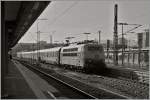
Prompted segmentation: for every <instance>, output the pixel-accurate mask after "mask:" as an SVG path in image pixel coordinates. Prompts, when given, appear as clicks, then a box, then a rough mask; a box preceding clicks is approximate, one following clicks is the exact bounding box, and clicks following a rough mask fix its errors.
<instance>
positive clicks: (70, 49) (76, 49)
mask: <svg viewBox="0 0 150 100" xmlns="http://www.w3.org/2000/svg"><path fill="white" fill-rule="evenodd" d="M72 51H78V48H69V49H63V52H72Z"/></svg>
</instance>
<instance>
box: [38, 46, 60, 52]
mask: <svg viewBox="0 0 150 100" xmlns="http://www.w3.org/2000/svg"><path fill="white" fill-rule="evenodd" d="M60 48H62V47H56V48H49V49H43V50H39V51H40V52H48V51H59V50H60Z"/></svg>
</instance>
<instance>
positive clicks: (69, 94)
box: [21, 62, 97, 99]
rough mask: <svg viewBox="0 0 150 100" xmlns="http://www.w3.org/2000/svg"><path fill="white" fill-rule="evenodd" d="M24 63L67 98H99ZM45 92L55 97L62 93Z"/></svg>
mask: <svg viewBox="0 0 150 100" xmlns="http://www.w3.org/2000/svg"><path fill="white" fill-rule="evenodd" d="M21 63H22V64H23V65H25V66H26V67H27V68H29V69H30V70H32V71H34V72H35V73H37V74H38V75H39V76H40V77H42V78H43V79H45V80H46V81H47V82H48V83H50V85H52V86H54V87H55V88H58V89H59V90H60V91H61V93H62V94H61V95H65V96H64V97H66V98H71V99H97V98H96V97H94V96H92V95H90V94H88V93H86V92H84V91H82V90H80V89H78V88H76V87H74V86H72V85H70V84H68V83H66V82H64V81H62V80H60V79H58V78H56V77H54V76H52V75H50V74H48V73H46V72H44V71H41V70H39V69H37V68H34V67H32V66H31V65H29V64H27V63H24V62H21ZM44 94H46V95H47V96H48V95H49V96H51V97H52V98H53V99H57V98H60V94H52V93H51V92H50V91H45V92H44Z"/></svg>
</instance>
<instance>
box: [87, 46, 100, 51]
mask: <svg viewBox="0 0 150 100" xmlns="http://www.w3.org/2000/svg"><path fill="white" fill-rule="evenodd" d="M88 50H89V51H97V50H101V48H100V47H95V46H89V47H88Z"/></svg>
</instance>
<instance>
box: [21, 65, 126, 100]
mask: <svg viewBox="0 0 150 100" xmlns="http://www.w3.org/2000/svg"><path fill="white" fill-rule="evenodd" d="M21 63H22V64H23V65H25V66H27V67H28V68H30V69H32V70H34V71H35V70H36V73H40V74H41V76H42V77H43V76H45V78H44V79H46V80H49V78H52V79H53V80H55V81H57V82H52V81H51V84H52V83H55V84H56V83H59V84H62V85H65V86H67V87H68V88H70V89H72V91H75V93H77V94H73V97H69V98H75V99H77V98H82V99H127V98H128V97H126V96H123V95H120V94H117V93H113V92H109V91H106V90H100V89H97V88H94V87H91V86H88V85H86V84H83V83H80V82H78V81H76V80H73V79H70V78H68V77H64V76H61V75H58V74H56V73H54V72H50V71H47V70H44V69H42V68H39V67H37V68H38V69H37V68H35V66H34V67H33V66H31V65H30V64H27V63H25V62H21ZM62 85H60V86H62ZM60 86H59V87H60ZM65 91H66V90H65V89H64V92H65ZM74 95H76V96H74ZM77 95H78V96H77Z"/></svg>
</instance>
